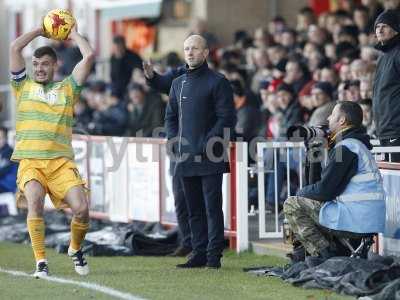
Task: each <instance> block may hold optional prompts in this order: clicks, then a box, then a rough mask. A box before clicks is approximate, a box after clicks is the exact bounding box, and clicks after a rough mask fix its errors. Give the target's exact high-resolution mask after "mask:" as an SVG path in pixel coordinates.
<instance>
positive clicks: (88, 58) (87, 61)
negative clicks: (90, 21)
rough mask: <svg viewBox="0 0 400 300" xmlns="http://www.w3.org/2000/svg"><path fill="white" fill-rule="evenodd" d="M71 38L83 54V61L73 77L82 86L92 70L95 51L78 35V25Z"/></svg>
mask: <svg viewBox="0 0 400 300" xmlns="http://www.w3.org/2000/svg"><path fill="white" fill-rule="evenodd" d="M69 38H70V39H71V40H73V41H74V42H75V43H76V44H77V46H78V48H79V50H80V51H81V54H82V60H81V61H80V62H79V63H78V64H77V65H76V66H75V68H74V70H73V71H72V77H73V78H74V80H75V81H76V83H77V84H78V85H82V84H84V83H85V81H86V79H87V77H88V76H89V74H90V71H91V69H92V66H93V62H94V56H95V55H94V51H93V49H92V47H90V45H89V43H88V41H87V40H86V39H85V38H84V37H83V36H81V35H80V34H79V33H78V31H77V28H76V25H75V26H74V27H73V28H72V30H71V33H70V34H69Z"/></svg>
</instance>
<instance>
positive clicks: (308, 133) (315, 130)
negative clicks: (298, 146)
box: [286, 125, 329, 142]
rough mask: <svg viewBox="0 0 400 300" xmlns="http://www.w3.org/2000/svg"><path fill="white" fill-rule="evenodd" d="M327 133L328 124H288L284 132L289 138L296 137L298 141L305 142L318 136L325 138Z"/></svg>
mask: <svg viewBox="0 0 400 300" xmlns="http://www.w3.org/2000/svg"><path fill="white" fill-rule="evenodd" d="M328 135H329V129H328V126H306V125H293V126H290V127H289V128H288V130H287V132H286V136H287V138H288V139H289V140H293V139H294V138H295V139H296V138H298V139H299V141H305V142H309V141H310V140H313V139H318V138H327V137H328Z"/></svg>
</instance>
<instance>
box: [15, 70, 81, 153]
mask: <svg viewBox="0 0 400 300" xmlns="http://www.w3.org/2000/svg"><path fill="white" fill-rule="evenodd" d="M11 86H12V89H13V92H14V95H15V98H16V101H17V103H16V105H17V116H16V145H15V149H14V152H13V155H12V157H11V159H12V160H21V159H25V158H33V159H53V158H57V157H67V158H70V159H73V157H74V153H73V150H72V146H71V140H72V126H73V107H74V104H75V102H76V101H77V100H78V98H79V94H80V91H81V87H80V86H78V85H77V83H76V82H75V80H74V79H73V77H72V76H69V77H67V78H65V79H64V80H63V81H60V82H53V83H49V84H47V85H43V84H40V83H37V82H35V81H34V80H32V79H31V78H29V76H27V75H26V73H25V70H22V71H20V72H18V73H12V77H11Z"/></svg>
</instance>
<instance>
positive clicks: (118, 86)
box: [110, 35, 142, 99]
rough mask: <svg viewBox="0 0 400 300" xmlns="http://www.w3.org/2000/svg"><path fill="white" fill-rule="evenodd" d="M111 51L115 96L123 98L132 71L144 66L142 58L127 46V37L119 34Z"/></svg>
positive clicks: (112, 80)
mask: <svg viewBox="0 0 400 300" xmlns="http://www.w3.org/2000/svg"><path fill="white" fill-rule="evenodd" d="M111 52H112V55H111V58H110V66H111V74H110V77H111V90H112V92H113V94H114V95H115V96H117V97H118V98H120V99H122V98H123V97H124V95H125V93H126V87H127V86H128V84H129V82H130V80H131V77H132V71H133V70H134V69H136V68H138V69H141V68H142V59H141V58H140V56H139V55H138V54H136V53H135V52H133V51H131V50H129V49H127V48H126V44H125V38H124V37H123V36H119V35H118V36H115V37H114V39H113V45H112V48H111Z"/></svg>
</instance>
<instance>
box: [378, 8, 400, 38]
mask: <svg viewBox="0 0 400 300" xmlns="http://www.w3.org/2000/svg"><path fill="white" fill-rule="evenodd" d="M379 23H383V24H386V25H389V26H390V27H392V28H393V30H394V31H396V32H399V33H400V15H399V12H398V11H397V10H393V9H388V10H385V11H384V12H382V13H381V14H380V15H379V16H378V17H377V18H376V20H375V25H374V29H376V26H377V25H378V24H379Z"/></svg>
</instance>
